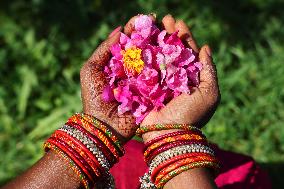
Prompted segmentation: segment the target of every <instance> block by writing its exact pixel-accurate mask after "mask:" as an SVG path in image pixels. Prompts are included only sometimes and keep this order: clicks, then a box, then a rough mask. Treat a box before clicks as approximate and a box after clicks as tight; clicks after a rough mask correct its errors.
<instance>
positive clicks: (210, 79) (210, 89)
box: [199, 45, 219, 95]
mask: <svg viewBox="0 0 284 189" xmlns="http://www.w3.org/2000/svg"><path fill="white" fill-rule="evenodd" d="M199 61H200V62H201V63H202V70H201V71H200V84H199V89H200V90H201V92H202V93H206V95H217V94H218V93H219V88H218V79H217V72H216V68H215V65H214V64H213V62H212V52H211V49H210V47H209V46H208V45H204V46H203V47H202V48H201V50H200V53H199ZM207 93H211V94H207ZM212 93H213V94H212Z"/></svg>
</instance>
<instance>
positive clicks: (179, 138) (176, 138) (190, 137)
mask: <svg viewBox="0 0 284 189" xmlns="http://www.w3.org/2000/svg"><path fill="white" fill-rule="evenodd" d="M202 139H203V140H204V138H202V137H201V136H200V135H195V134H184V135H176V136H172V137H167V138H164V139H162V140H160V141H158V142H156V143H154V144H152V145H151V146H149V147H148V148H147V150H146V151H145V152H144V156H145V157H148V155H149V154H150V153H151V152H152V151H153V150H155V149H157V148H159V147H161V146H163V145H165V144H168V143H172V142H175V141H189V140H197V141H198V140H202Z"/></svg>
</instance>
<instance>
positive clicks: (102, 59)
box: [83, 31, 120, 69]
mask: <svg viewBox="0 0 284 189" xmlns="http://www.w3.org/2000/svg"><path fill="white" fill-rule="evenodd" d="M119 37H120V31H116V33H114V34H112V36H111V37H109V38H108V39H106V40H105V41H104V42H102V43H101V44H100V45H99V47H98V48H97V49H96V50H95V52H94V53H93V54H92V56H91V57H90V58H89V60H88V61H87V63H86V64H85V65H84V66H83V67H86V66H87V67H88V66H92V67H93V68H100V69H101V68H103V66H104V65H105V64H106V63H107V62H108V60H109V58H110V54H111V53H110V47H111V46H112V45H114V44H115V43H118V41H119Z"/></svg>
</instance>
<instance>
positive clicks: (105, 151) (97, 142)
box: [65, 122, 117, 164]
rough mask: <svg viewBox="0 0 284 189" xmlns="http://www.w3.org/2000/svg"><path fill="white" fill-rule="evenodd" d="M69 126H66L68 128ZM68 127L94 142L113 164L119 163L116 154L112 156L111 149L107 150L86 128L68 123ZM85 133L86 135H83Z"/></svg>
mask: <svg viewBox="0 0 284 189" xmlns="http://www.w3.org/2000/svg"><path fill="white" fill-rule="evenodd" d="M66 126H67V125H65V127H66ZM68 126H71V127H73V128H75V129H77V130H78V131H80V132H77V133H78V134H80V133H81V137H82V138H84V139H87V138H89V139H90V140H92V141H93V142H94V144H95V145H96V146H97V147H98V149H100V150H101V151H102V152H103V154H104V155H105V157H106V158H107V159H108V161H109V162H110V163H112V164H114V163H116V162H117V158H116V157H115V156H114V154H112V152H111V151H110V150H109V148H107V147H106V146H105V145H104V144H103V143H102V142H101V141H100V140H99V139H98V138H97V137H95V136H93V135H91V134H90V133H89V132H87V131H86V130H85V129H84V128H82V127H81V126H80V125H78V124H76V123H70V122H69V123H68ZM83 133H84V134H83Z"/></svg>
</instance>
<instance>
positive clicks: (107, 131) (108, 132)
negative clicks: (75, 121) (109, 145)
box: [80, 114, 124, 154]
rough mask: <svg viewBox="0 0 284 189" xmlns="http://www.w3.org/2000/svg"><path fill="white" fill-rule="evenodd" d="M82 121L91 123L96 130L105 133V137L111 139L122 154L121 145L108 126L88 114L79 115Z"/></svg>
mask: <svg viewBox="0 0 284 189" xmlns="http://www.w3.org/2000/svg"><path fill="white" fill-rule="evenodd" d="M80 116H81V117H82V119H84V120H86V121H88V122H89V123H92V124H93V125H94V126H95V127H96V128H98V129H100V130H101V131H102V132H104V133H105V135H106V136H108V137H109V138H111V140H112V141H113V143H114V144H115V145H116V146H117V147H118V148H119V149H120V150H121V152H122V154H124V148H123V146H122V145H121V143H120V141H119V139H118V137H117V136H116V135H115V134H114V133H113V132H112V131H111V130H110V129H109V128H108V127H107V126H108V125H107V124H106V123H104V122H102V121H100V120H99V119H96V118H95V117H93V116H91V115H88V114H80Z"/></svg>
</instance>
